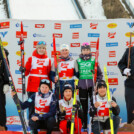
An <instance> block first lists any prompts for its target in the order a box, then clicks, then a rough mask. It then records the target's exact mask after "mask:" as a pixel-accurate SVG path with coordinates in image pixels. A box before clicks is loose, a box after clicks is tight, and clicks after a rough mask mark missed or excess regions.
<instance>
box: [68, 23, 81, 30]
mask: <svg viewBox="0 0 134 134" xmlns="http://www.w3.org/2000/svg"><path fill="white" fill-rule="evenodd" d="M72 28H82V24H71V25H70V29H72Z"/></svg>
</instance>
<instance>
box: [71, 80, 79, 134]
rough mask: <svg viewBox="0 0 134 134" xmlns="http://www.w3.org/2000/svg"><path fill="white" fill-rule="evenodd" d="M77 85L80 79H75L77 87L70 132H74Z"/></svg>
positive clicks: (75, 94)
mask: <svg viewBox="0 0 134 134" xmlns="http://www.w3.org/2000/svg"><path fill="white" fill-rule="evenodd" d="M77 85H78V79H75V89H74V99H73V109H72V119H71V129H70V134H74V119H75V107H74V105H76V96H77ZM78 130H79V128H78Z"/></svg>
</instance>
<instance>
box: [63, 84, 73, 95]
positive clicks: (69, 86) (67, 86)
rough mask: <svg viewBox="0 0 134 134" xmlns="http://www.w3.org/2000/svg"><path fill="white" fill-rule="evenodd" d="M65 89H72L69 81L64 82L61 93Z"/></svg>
mask: <svg viewBox="0 0 134 134" xmlns="http://www.w3.org/2000/svg"><path fill="white" fill-rule="evenodd" d="M66 89H70V90H71V91H73V88H72V86H71V84H69V83H65V84H64V85H63V93H64V91H65V90H66Z"/></svg>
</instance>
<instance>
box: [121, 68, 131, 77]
mask: <svg viewBox="0 0 134 134" xmlns="http://www.w3.org/2000/svg"><path fill="white" fill-rule="evenodd" d="M130 71H131V69H129V68H125V69H124V72H123V74H125V75H128V76H130V75H131V73H130Z"/></svg>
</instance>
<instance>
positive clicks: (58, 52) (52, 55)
mask: <svg viewBox="0 0 134 134" xmlns="http://www.w3.org/2000/svg"><path fill="white" fill-rule="evenodd" d="M54 54H55V53H54V51H51V57H52V58H53V57H54ZM56 54H57V55H58V56H60V51H56Z"/></svg>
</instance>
